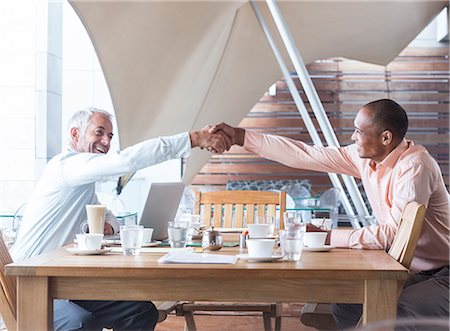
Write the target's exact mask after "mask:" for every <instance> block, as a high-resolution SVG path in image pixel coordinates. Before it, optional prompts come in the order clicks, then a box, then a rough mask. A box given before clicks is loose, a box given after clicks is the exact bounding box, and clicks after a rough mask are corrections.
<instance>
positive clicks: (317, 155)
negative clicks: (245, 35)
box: [244, 131, 360, 178]
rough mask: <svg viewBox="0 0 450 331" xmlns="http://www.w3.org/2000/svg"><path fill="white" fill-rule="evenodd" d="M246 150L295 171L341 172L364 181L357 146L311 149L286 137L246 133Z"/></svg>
mask: <svg viewBox="0 0 450 331" xmlns="http://www.w3.org/2000/svg"><path fill="white" fill-rule="evenodd" d="M244 148H245V149H246V150H248V151H249V152H252V153H255V154H258V155H259V156H261V157H264V158H267V159H270V160H273V161H277V162H280V163H282V164H284V165H287V166H289V167H292V168H297V169H305V170H312V171H321V172H331V173H340V174H346V175H350V176H353V177H357V178H360V172H359V169H358V167H359V165H358V161H359V158H358V157H357V155H358V154H357V152H356V150H355V148H354V145H350V146H347V147H322V146H310V145H308V144H305V143H303V142H301V141H298V140H294V139H290V138H286V137H281V136H275V135H268V134H260V133H256V132H252V131H246V132H245V141H244ZM355 156H356V157H355Z"/></svg>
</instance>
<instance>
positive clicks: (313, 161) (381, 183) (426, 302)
mask: <svg viewBox="0 0 450 331" xmlns="http://www.w3.org/2000/svg"><path fill="white" fill-rule="evenodd" d="M354 124H355V131H354V132H353V135H352V140H353V141H354V142H355V143H354V144H352V145H349V146H346V147H318V146H309V145H307V144H305V143H303V142H301V141H296V140H293V139H289V138H285V137H280V136H274V135H265V134H259V133H256V132H251V131H246V130H244V129H242V128H234V127H231V126H229V125H227V124H224V123H221V124H218V125H216V126H214V127H213V128H212V129H211V132H215V131H216V130H223V131H224V132H225V133H227V134H228V135H229V136H230V138H231V139H232V142H233V144H237V145H240V146H243V147H244V148H245V149H246V150H248V151H250V152H253V153H255V154H258V155H259V156H262V157H264V158H267V159H271V160H275V161H278V162H280V163H283V164H285V165H287V166H290V167H293V168H298V169H307V170H314V171H322V172H332V173H340V174H346V175H350V176H354V177H356V178H360V179H361V180H362V182H363V185H364V189H365V191H366V194H367V198H368V200H369V203H370V205H371V206H372V210H373V213H374V216H375V217H376V219H377V222H378V225H377V226H370V227H364V228H362V229H350V230H344V229H334V230H332V231H330V232H329V236H328V240H329V241H330V243H331V245H332V246H335V247H347V248H357V249H385V250H387V249H389V247H390V245H391V244H392V241H393V239H394V236H395V234H396V233H397V229H398V222H399V220H400V216H401V212H402V210H403V208H404V206H405V205H406V204H407V203H408V202H410V201H417V202H418V203H421V204H424V205H425V206H426V207H427V211H426V214H425V222H424V225H423V230H422V234H421V237H420V239H419V242H418V244H417V248H416V251H415V253H414V257H413V260H412V263H411V268H410V269H411V270H412V271H414V272H413V273H411V276H410V278H409V279H408V281H407V283H406V285H405V287H404V289H403V291H402V293H401V296H400V298H399V303H398V317H403V318H419V317H439V318H447V319H448V318H449V268H448V265H449V195H448V192H447V190H446V188H445V184H444V181H443V178H442V173H441V170H440V168H439V165H438V164H437V162H436V161H435V160H434V159H433V158H432V157H431V156H430V154H429V153H428V151H427V150H426V149H425V148H424V147H423V146H420V145H414V143H413V142H412V141H410V140H407V139H405V134H406V131H407V129H408V118H407V115H406V112H405V110H404V109H403V108H402V107H401V106H400V105H399V104H397V103H396V102H394V101H392V100H389V99H382V100H377V101H373V102H370V103H368V104H366V105H365V106H364V107H363V108H362V109H361V110H360V111H359V112H358V114H357V116H356V118H355V121H354ZM317 230H318V229H317V228H314V227H313V226H311V227H309V228H308V231H317ZM333 315H334V317H335V319H336V322H337V325H338V328H339V329H343V328H350V327H353V326H355V325H356V324H357V322H358V320H359V318H360V315H361V305H356V304H355V305H349V304H345V305H344V304H335V305H333Z"/></svg>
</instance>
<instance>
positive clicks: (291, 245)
mask: <svg viewBox="0 0 450 331" xmlns="http://www.w3.org/2000/svg"><path fill="white" fill-rule="evenodd" d="M305 230H306V226H305V225H302V226H300V227H298V228H296V229H289V230H280V244H281V251H282V252H283V255H284V258H285V259H286V260H288V261H299V260H300V258H301V256H302V250H303V236H304V234H305Z"/></svg>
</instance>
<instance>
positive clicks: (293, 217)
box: [283, 211, 304, 230]
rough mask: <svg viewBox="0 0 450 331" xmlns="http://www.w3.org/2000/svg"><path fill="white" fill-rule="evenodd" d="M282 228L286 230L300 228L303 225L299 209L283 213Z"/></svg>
mask: <svg viewBox="0 0 450 331" xmlns="http://www.w3.org/2000/svg"><path fill="white" fill-rule="evenodd" d="M283 217H284V228H285V229H286V230H295V229H301V228H302V226H304V222H303V218H302V213H301V212H300V211H286V212H284V214H283Z"/></svg>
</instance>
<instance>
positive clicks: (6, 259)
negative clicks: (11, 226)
mask: <svg viewBox="0 0 450 331" xmlns="http://www.w3.org/2000/svg"><path fill="white" fill-rule="evenodd" d="M12 262H13V260H12V258H11V255H10V254H9V251H8V248H7V247H6V245H5V242H4V241H3V235H2V233H1V231H0V284H1V287H2V288H1V291H0V314H1V315H2V317H3V320H4V321H5V324H6V327H7V329H8V330H9V331H14V330H16V329H17V325H16V323H17V322H16V307H17V297H16V278H15V277H11V276H6V275H5V266H6V265H7V264H9V263H12Z"/></svg>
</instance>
